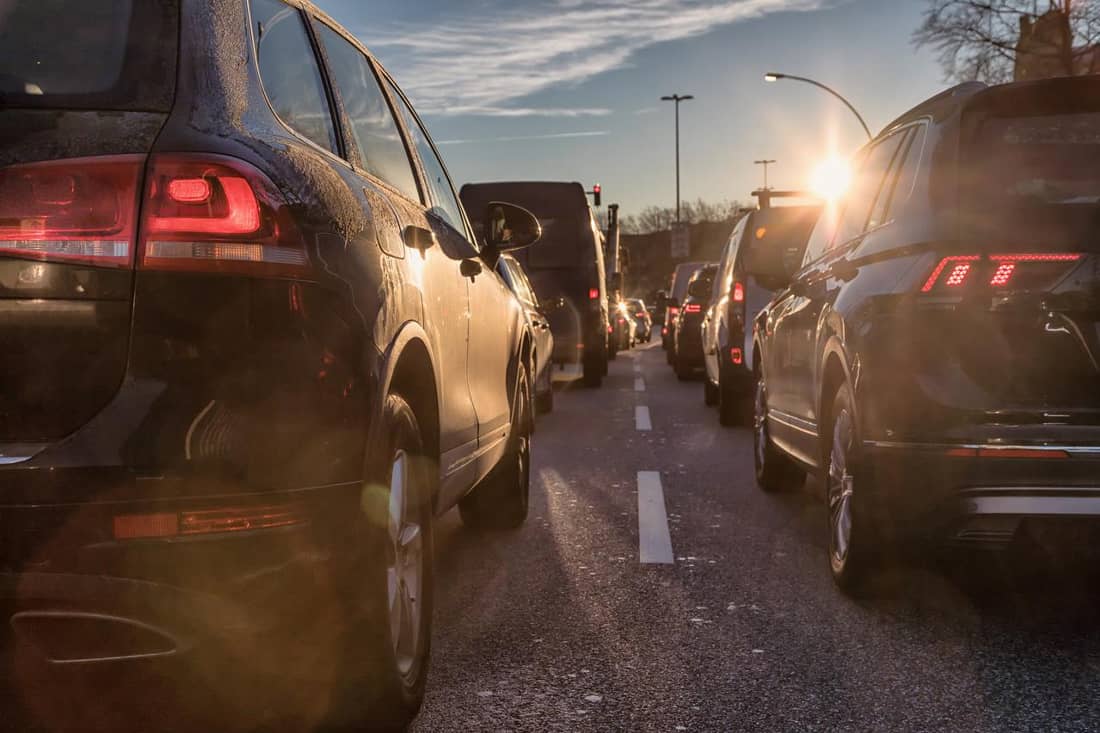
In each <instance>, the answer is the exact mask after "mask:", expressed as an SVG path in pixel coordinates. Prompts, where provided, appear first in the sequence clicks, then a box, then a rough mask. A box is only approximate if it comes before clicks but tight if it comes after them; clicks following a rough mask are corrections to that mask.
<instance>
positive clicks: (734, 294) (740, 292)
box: [730, 283, 745, 303]
mask: <svg viewBox="0 0 1100 733" xmlns="http://www.w3.org/2000/svg"><path fill="white" fill-rule="evenodd" d="M730 299H731V300H733V302H734V303H744V302H745V286H744V285H742V284H741V283H734V284H733V288H732V289H731V290H730Z"/></svg>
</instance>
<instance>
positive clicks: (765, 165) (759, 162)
mask: <svg viewBox="0 0 1100 733" xmlns="http://www.w3.org/2000/svg"><path fill="white" fill-rule="evenodd" d="M775 162H776V161H774V160H754V161H753V163H754V164H756V165H762V166H764V190H765V191H767V190H768V166H769V165H772V164H773V163H775Z"/></svg>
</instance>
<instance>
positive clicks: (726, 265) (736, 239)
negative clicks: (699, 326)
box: [711, 216, 750, 300]
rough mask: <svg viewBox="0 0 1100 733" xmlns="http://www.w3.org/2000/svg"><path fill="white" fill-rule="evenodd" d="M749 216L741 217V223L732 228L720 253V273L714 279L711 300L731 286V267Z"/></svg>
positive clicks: (734, 261)
mask: <svg viewBox="0 0 1100 733" xmlns="http://www.w3.org/2000/svg"><path fill="white" fill-rule="evenodd" d="M749 218H750V217H749V216H742V217H741V221H739V222H737V226H735V227H734V228H733V232H732V233H731V234H730V238H729V242H727V243H726V250H725V251H724V252H723V253H722V261H721V262H719V263H718V272H719V273H721V274H720V275H719V276H718V277H716V278H715V279H714V292H713V293H711V300H718V298H719V296H720V295H721V294H722V293H725V292H727V291H728V290H729V289H730V287H732V285H733V267H734V263H736V262H737V253H738V251H739V250H740V249H741V237H742V236H743V235H744V233H745V225H746V223H747V222H748V220H749Z"/></svg>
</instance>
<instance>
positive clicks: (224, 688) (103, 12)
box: [0, 0, 538, 730]
mask: <svg viewBox="0 0 1100 733" xmlns="http://www.w3.org/2000/svg"><path fill="white" fill-rule="evenodd" d="M54 7H55V5H54V4H52V3H45V4H43V3H33V2H16V3H15V4H14V5H12V4H10V3H9V4H7V5H6V6H5V10H4V13H3V14H4V19H3V23H4V38H5V44H4V46H3V47H0V80H2V81H0V311H2V313H3V317H2V318H0V344H3V357H2V359H0V381H2V383H3V390H2V391H0V487H2V490H0V542H2V543H3V544H2V547H3V550H2V554H0V609H2V610H3V612H4V617H3V624H2V628H3V629H4V630H3V631H2V632H0V646H2V654H3V659H2V660H0V661H2V662H3V664H0V666H2V667H3V668H4V669H5V671H7V670H14V674H13V676H10V677H9V676H7V675H5V678H4V684H5V685H14V686H15V687H16V688H19V690H18V691H17V692H16V693H14V696H11V695H10V694H9V693H10V690H8V691H5V692H4V693H3V695H2V696H3V699H4V700H5V701H10V700H15V699H23V700H25V701H26V702H27V703H28V705H29V706H30V707H31V708H32V712H31V713H28V714H29V715H31V716H32V717H36V718H41V721H40V722H44V723H46V724H47V727H58V728H65V729H70V728H75V729H89V728H92V727H94V728H96V729H102V730H115V729H118V728H122V727H127V728H129V727H135V728H137V729H141V724H140V723H135V720H137V718H133V717H131V715H130V713H129V712H127V711H130V710H131V708H139V709H141V710H148V712H149V714H150V715H151V716H153V717H152V719H153V720H161V721H162V720H163V716H164V715H165V713H164V712H161V711H160V710H159V704H160V703H162V702H166V700H165V699H164V698H165V697H166V696H171V697H173V698H178V699H180V700H183V699H186V698H188V697H189V696H190V697H192V698H194V700H192V701H193V702H195V703H196V705H197V708H198V709H199V710H200V712H201V711H207V712H210V714H211V715H214V714H215V713H214V712H213V711H214V710H215V709H216V708H218V703H219V700H221V701H222V702H224V706H223V707H228V708H229V709H230V710H233V711H235V712H238V713H240V714H241V715H242V716H251V715H252V714H256V715H260V714H261V713H262V712H263V711H265V710H266V711H270V710H275V709H281V707H280V706H281V705H284V704H285V705H287V706H291V707H293V708H294V710H295V711H297V712H295V713H293V714H294V715H295V716H296V717H295V718H294V719H295V720H298V721H300V722H303V723H306V724H308V725H307V727H311V728H312V727H314V726H317V725H322V724H324V725H329V724H331V725H334V726H337V727H347V728H348V729H350V728H353V727H354V728H357V727H358V726H360V725H363V724H369V725H375V726H382V727H386V728H390V727H396V726H401V725H404V724H405V723H407V722H408V721H409V720H410V719H411V718H412V717H413V716H414V715H415V714H416V712H417V710H418V708H419V707H420V703H421V699H422V697H423V694H424V684H425V679H426V673H427V664H428V656H429V642H430V636H431V611H432V595H433V590H432V577H433V576H432V567H433V565H432V524H433V519H434V517H435V516H437V515H439V514H440V513H441V512H444V511H446V510H447V509H449V508H450V507H452V506H454V505H455V504H460V505H461V507H462V516H463V518H464V519H465V520H467V521H468V522H470V523H472V524H474V525H476V526H479V527H486V526H490V527H496V526H509V527H510V526H516V525H518V524H520V523H521V522H523V521H524V518H525V517H526V514H527V496H528V465H529V463H528V455H529V438H528V436H529V434H530V431H531V415H530V412H529V409H528V404H529V401H530V400H529V396H528V395H529V391H530V390H531V383H532V379H533V376H532V375H530V374H529V373H528V365H529V364H530V363H531V353H532V349H533V348H534V341H533V339H532V338H531V335H530V333H529V329H528V327H527V322H526V319H525V317H524V314H523V309H522V307H521V306H520V304H519V303H518V302H517V301H516V299H515V298H514V297H513V296H512V293H511V292H510V291H509V290H508V287H507V285H505V283H504V282H503V280H501V278H500V277H499V276H498V275H497V274H496V272H495V271H494V266H495V264H496V257H497V256H498V255H499V253H500V252H501V251H503V250H505V249H510V248H513V247H516V246H519V245H522V244H527V243H530V242H531V241H533V240H534V239H536V238H537V236H538V234H537V233H538V225H537V221H536V220H535V219H534V218H533V217H532V216H531V215H530V214H528V213H526V212H525V211H523V210H521V209H517V208H513V207H509V206H507V205H501V204H497V205H495V206H493V207H491V208H490V209H489V210H487V209H486V207H480V208H478V209H475V210H474V211H473V213H474V215H475V216H476V217H477V218H478V219H479V220H480V219H481V217H482V216H483V214H484V215H485V216H486V217H487V221H486V222H485V223H484V229H485V230H486V231H487V232H489V233H490V234H489V236H488V237H487V239H486V240H485V241H483V242H477V241H475V239H474V237H473V234H472V232H471V228H470V224H469V222H468V220H467V217H466V214H465V213H464V211H463V207H462V205H461V204H460V203H459V200H458V197H457V195H456V194H455V191H454V189H453V187H452V185H451V182H450V180H449V179H448V176H447V173H446V170H445V168H444V166H443V163H442V161H441V160H440V159H439V156H438V154H437V152H436V149H435V147H434V146H433V144H432V143H431V140H430V138H429V136H428V134H427V131H426V130H425V129H424V127H423V125H422V123H421V122H420V121H419V119H418V118H417V116H416V115H415V113H414V112H413V111H412V109H411V107H409V105H408V102H407V101H406V99H405V97H404V96H403V95H402V94H401V92H400V90H399V89H398V87H397V86H396V85H395V84H394V82H393V81H392V79H391V78H390V77H389V76H388V75H387V74H386V72H385V71H384V70H383V69H382V68H381V67H380V66H379V65H378V63H377V61H376V60H375V59H374V58H373V57H372V56H371V55H370V54H369V53H368V52H367V51H366V50H365V49H364V48H363V47H362V46H361V45H360V44H359V43H358V42H357V41H356V40H355V39H354V38H353V37H351V36H350V35H349V34H348V33H347V32H346V31H344V30H342V29H341V28H339V27H338V26H337V25H335V24H334V23H333V21H331V20H330V19H329V18H327V17H325V16H324V15H322V14H321V13H319V12H318V11H316V10H315V9H313V8H312V7H311V6H309V5H308V4H305V3H301V2H297V1H295V2H293V3H290V4H287V3H284V2H279V0H251V2H249V1H248V0H187V1H180V0H161V1H160V2H134V3H132V4H131V3H114V4H99V3H87V4H73V5H71V6H69V7H66V10H65V12H64V13H60V14H59V13H57V12H55V11H54V10H53V8H54ZM166 675H171V677H172V679H173V680H175V682H174V684H171V685H167V686H166V685H165V684H163V683H162V682H158V680H162V679H164V677H165V676H166ZM105 681H109V684H105ZM238 683H240V686H238ZM215 689H216V690H217V694H212V693H211V691H212V690H215ZM173 691H174V692H173ZM299 704H300V705H301V708H299V707H298V706H299ZM5 705H6V708H5V711H4V715H5V721H6V722H8V723H9V724H12V725H15V726H16V727H17V728H18V729H21V730H23V729H30V728H32V727H33V728H35V729H37V727H38V726H37V724H35V725H33V726H32V725H30V724H29V723H28V725H26V726H25V727H24V726H19V725H18V724H16V723H13V722H12V717H9V714H10V715H12V716H14V715H15V713H14V711H12V710H10V709H8V707H7V703H5ZM302 711H309V712H302ZM93 712H95V714H96V715H99V714H102V715H104V716H106V717H105V718H104V719H103V720H98V719H96V718H95V717H94V716H93ZM301 716H316V719H314V718H313V717H310V718H308V719H307V718H304V717H301ZM287 719H289V718H287ZM124 722H125V723H126V726H123V723H124ZM182 727H183V728H188V727H189V726H188V725H183V726H182ZM222 727H223V726H222V725H221V724H218V725H215V726H206V727H205V728H195V729H221V728H222Z"/></svg>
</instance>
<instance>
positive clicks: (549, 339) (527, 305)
mask: <svg viewBox="0 0 1100 733" xmlns="http://www.w3.org/2000/svg"><path fill="white" fill-rule="evenodd" d="M497 271H498V272H499V273H500V274H501V276H502V277H503V278H504V281H505V282H507V283H508V286H509V287H510V288H511V289H512V292H513V293H515V294H516V298H518V299H519V302H520V303H521V304H522V305H523V309H524V311H525V312H526V313H527V322H528V324H529V325H530V327H531V334H532V336H533V341H532V348H531V363H530V365H529V366H528V373H529V374H530V375H531V381H532V384H533V386H532V391H533V392H534V398H535V408H536V409H537V410H538V411H539V412H542V413H546V412H550V411H552V410H553V409H554V382H553V376H554V374H553V368H554V364H553V360H552V358H551V357H552V356H553V354H554V335H553V334H552V333H551V332H550V321H549V320H548V319H547V316H546V311H545V310H544V309H543V307H542V305H541V304H540V303H539V298H538V296H537V295H535V290H534V288H532V287H531V281H530V280H528V279H527V273H526V272H524V271H523V265H521V264H520V263H519V261H518V260H516V258H515V257H513V256H512V255H509V254H505V255H501V257H500V261H499V262H497Z"/></svg>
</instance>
